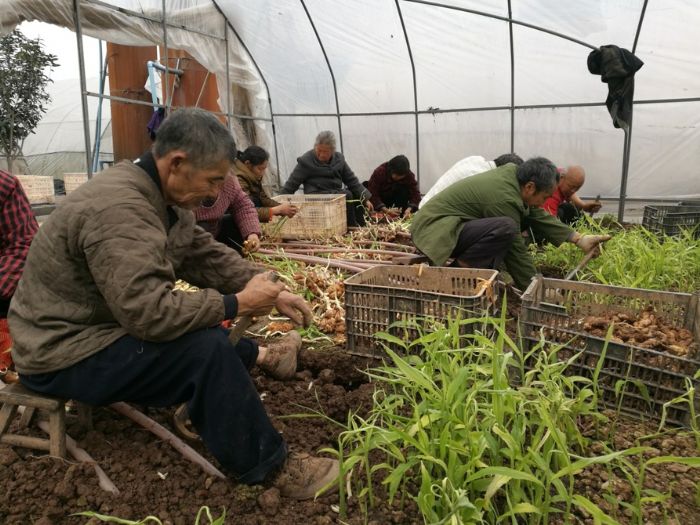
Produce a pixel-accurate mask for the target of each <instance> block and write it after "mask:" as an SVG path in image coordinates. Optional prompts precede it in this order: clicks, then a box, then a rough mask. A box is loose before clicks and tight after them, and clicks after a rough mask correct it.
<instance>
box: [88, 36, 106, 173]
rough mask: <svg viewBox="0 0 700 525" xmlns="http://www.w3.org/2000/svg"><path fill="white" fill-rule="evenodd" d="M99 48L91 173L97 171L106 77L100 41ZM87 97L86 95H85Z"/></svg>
mask: <svg viewBox="0 0 700 525" xmlns="http://www.w3.org/2000/svg"><path fill="white" fill-rule="evenodd" d="M97 42H98V44H99V46H100V86H99V87H100V97H99V98H98V103H97V119H96V122H95V147H94V149H93V151H92V172H93V173H95V172H96V171H98V169H99V161H100V147H101V144H102V101H103V99H102V95H104V89H105V80H106V78H105V77H106V76H107V58H106V57H105V58H104V59H103V58H102V40H98V41H97ZM86 96H87V94H86Z"/></svg>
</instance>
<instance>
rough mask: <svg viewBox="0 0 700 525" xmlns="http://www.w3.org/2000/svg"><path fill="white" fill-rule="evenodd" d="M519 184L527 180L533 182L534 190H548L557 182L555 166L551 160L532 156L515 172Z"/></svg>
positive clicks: (523, 184)
mask: <svg viewBox="0 0 700 525" xmlns="http://www.w3.org/2000/svg"><path fill="white" fill-rule="evenodd" d="M515 175H516V177H517V178H518V182H519V183H520V186H521V187H522V186H525V184H527V183H528V182H533V183H534V184H535V191H538V192H539V191H544V190H546V191H550V190H552V189H553V188H554V186H556V185H557V182H559V173H557V167H556V166H555V165H554V164H553V163H552V161H551V160H549V159H545V158H544V157H534V158H532V159H528V160H526V161H525V162H523V163H522V164H521V165H520V166H518V169H517V170H516V172H515Z"/></svg>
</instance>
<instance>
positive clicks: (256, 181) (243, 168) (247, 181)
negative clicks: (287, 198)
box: [233, 146, 299, 222]
mask: <svg viewBox="0 0 700 525" xmlns="http://www.w3.org/2000/svg"><path fill="white" fill-rule="evenodd" d="M269 158H270V155H269V153H268V152H267V151H265V150H264V149H263V148H261V147H260V146H249V147H248V148H246V150H245V151H239V152H238V154H237V156H236V162H235V163H234V167H233V172H234V173H235V175H236V177H238V182H239V183H240V184H241V188H242V189H243V191H244V192H245V193H246V194H247V195H248V197H249V198H250V200H251V201H252V202H253V205H254V206H255V209H256V210H257V211H258V220H259V221H260V222H270V221H271V220H272V218H273V217H274V216H275V215H277V216H282V217H290V218H291V217H294V216H295V215H296V214H297V212H298V211H299V209H298V208H297V207H296V206H293V205H291V204H289V203H285V204H280V203H279V202H277V201H276V200H274V199H271V198H270V196H269V195H268V194H267V192H266V191H265V188H263V185H262V180H263V176H264V175H265V170H266V169H267V163H268V160H269Z"/></svg>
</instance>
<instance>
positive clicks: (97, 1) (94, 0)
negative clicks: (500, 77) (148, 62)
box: [73, 0, 700, 220]
mask: <svg viewBox="0 0 700 525" xmlns="http://www.w3.org/2000/svg"><path fill="white" fill-rule="evenodd" d="M81 1H84V2H85V3H87V4H94V5H100V6H103V7H105V8H107V9H111V10H114V11H118V12H122V13H125V14H128V15H130V16H135V17H138V18H142V19H145V20H150V21H153V22H160V23H162V25H163V36H164V47H165V49H166V58H167V27H168V26H171V27H176V28H178V29H183V30H185V31H188V32H192V33H197V34H202V35H205V36H207V37H210V38H215V39H220V40H224V41H225V42H227V43H228V33H227V32H226V31H225V32H224V37H223V38H222V37H219V36H218V35H210V34H206V33H204V32H202V31H198V30H196V29H189V28H186V27H184V26H177V25H173V24H169V23H168V22H167V20H166V18H167V17H166V6H165V0H162V5H163V13H162V18H161V19H160V20H158V19H155V18H153V17H150V16H147V15H144V14H142V13H138V12H136V11H131V10H128V9H125V8H121V7H118V6H114V5H110V4H108V3H106V2H104V1H102V0H73V16H74V24H75V28H76V37H77V44H78V60H79V66H80V82H81V91H82V108H83V127H84V134H85V141H86V159H87V170H88V176H91V174H92V173H91V169H90V168H91V167H90V164H91V162H90V160H89V159H90V150H91V148H90V144H89V137H90V132H89V116H88V108H87V98H86V97H87V96H88V95H89V96H99V95H97V94H95V93H90V92H88V91H87V88H86V78H85V61H84V53H83V46H82V29H81V20H80V18H81V17H80V2H81ZM403 1H404V2H411V3H417V4H424V5H430V6H434V7H442V8H444V9H451V10H456V11H462V12H466V13H471V14H475V15H479V16H484V17H487V18H493V19H497V20H502V21H505V22H508V24H509V33H510V47H511V104H510V105H509V106H494V107H484V108H461V109H449V110H426V111H418V103H417V82H416V74H415V62H414V60H413V55H412V52H411V47H410V39H409V37H408V33H407V31H406V28H405V24H404V21H403V14H402V12H401V8H400V5H399V0H395V3H396V7H397V10H398V12H399V17H400V20H401V25H402V29H403V31H404V37H405V39H406V44H407V47H408V51H409V58H410V59H411V68H412V74H413V82H414V111H404V112H401V111H399V112H366V113H361V112H357V113H341V112H340V106H339V101H338V92H337V85H336V81H335V75H334V73H333V69H332V66H331V64H330V61H329V59H328V56H327V54H326V51H325V48H324V46H323V42H322V40H321V38H320V35H319V33H318V31H317V30H316V27H315V24H314V22H313V18H312V17H311V14H310V13H309V11H308V9H307V7H306V4H305V3H304V0H300V2H301V4H302V7H303V8H304V11H305V13H306V15H307V17H308V20H309V23H310V24H311V26H312V29H313V31H314V34H315V35H316V38H317V41H318V43H319V46H320V47H321V50H322V52H323V55H324V58H325V60H326V64H327V66H328V69H329V72H330V74H331V79H332V81H333V91H334V97H335V102H336V113H335V114H329V113H288V114H285V113H275V112H274V110H273V108H272V100H271V95H270V90H269V85H268V83H267V80H266V78H265V76H264V75H263V74H262V71H261V69H260V67H259V66H258V64H257V62H256V60H255V58H254V57H253V54H252V53H251V52H250V50H249V49H248V47H247V46H246V45H245V43H244V42H243V40H242V39H241V37H240V35H239V34H238V32H237V31H236V29H235V28H234V27H233V25H232V24H231V22H230V20H229V18H228V17H227V16H226V15H225V14H224V13H223V12H222V11H221V9H220V7H219V6H218V4H217V2H216V0H212V4H213V5H214V6H215V7H216V9H217V10H218V11H219V13H220V14H221V16H222V17H223V19H224V21H225V25H226V26H227V27H228V28H229V29H230V30H231V31H232V32H233V33H234V35H235V36H236V38H237V39H238V41H239V42H240V44H241V45H242V46H243V48H244V49H245V51H246V52H247V54H248V56H249V58H250V59H251V61H252V62H253V64H254V66H255V68H256V70H257V72H258V74H259V75H260V78H261V79H262V81H263V84H264V85H265V88H266V91H267V96H268V104H269V108H270V115H271V118H270V119H267V118H261V117H254V116H247V115H245V116H244V115H235V114H232V113H231V108H230V102H229V108H228V111H227V113H225V115H226V116H227V117H228V118H229V126H230V118H231V117H236V118H242V119H246V118H247V119H252V120H269V121H271V123H272V134H273V141H274V146H275V156H276V160H277V172H278V177H279V173H280V172H279V154H278V148H277V135H276V129H275V122H274V118H275V116H335V117H336V118H337V119H338V128H339V133H340V141H341V148H342V144H343V136H342V125H341V116H361V115H400V114H413V115H414V116H415V118H416V154H417V155H419V154H420V153H419V152H420V139H419V133H418V131H419V119H418V115H420V114H435V113H448V112H467V111H485V110H509V111H510V112H511V150H512V149H513V147H514V114H515V110H517V109H527V108H558V107H562V108H564V107H583V106H602V105H603V104H602V103H572V104H543V105H529V106H527V105H523V106H516V105H515V103H514V101H515V100H514V49H513V48H514V43H513V29H512V27H513V25H520V26H523V27H528V28H530V29H534V30H536V31H541V32H544V33H548V34H551V35H553V36H557V37H559V38H562V39H565V40H569V41H571V42H574V43H578V44H580V45H582V46H584V47H588V48H590V49H597V47H596V46H593V45H591V44H589V43H587V42H584V41H582V40H579V39H576V38H573V37H571V36H568V35H565V34H563V33H559V32H556V31H553V30H550V29H547V28H544V27H540V26H537V25H535V24H530V23H527V22H523V21H519V20H514V19H513V18H512V11H511V1H510V0H508V17H504V16H500V15H495V14H492V13H488V12H485V11H480V10H476V9H468V8H463V7H458V6H452V5H445V4H442V3H440V2H431V1H426V0H403ZM647 4H648V0H644V4H643V6H642V10H641V13H640V17H639V22H638V25H637V31H636V33H635V38H634V44H633V48H632V52H633V53H634V52H635V51H636V48H637V44H638V41H639V35H640V33H641V28H642V24H643V20H644V16H645V13H646V8H647ZM226 55H227V56H226V61H227V76H228V73H229V72H228V68H229V66H230V64H229V57H228V45H227V53H226ZM167 82H168V80H167V75H166V93H167ZM228 96H229V97H230V93H229V94H228ZM104 98H114V97H104ZM125 101H127V100H125ZM698 101H700V98H698V97H687V98H677V99H655V100H640V101H633V105H632V107H634V105H635V104H658V103H673V102H698ZM129 102H130V103H134V102H136V101H129ZM166 104H167V100H166ZM631 131H632V121H631V119H630V127H629V131H627V132H626V133H625V141H624V150H623V173H622V181H621V191H620V208H619V210H618V218H619V220H622V218H623V214H624V202H625V200H626V186H627V177H628V171H629V157H630V147H631Z"/></svg>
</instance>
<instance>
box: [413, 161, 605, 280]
mask: <svg viewBox="0 0 700 525" xmlns="http://www.w3.org/2000/svg"><path fill="white" fill-rule="evenodd" d="M557 181H558V174H557V168H556V166H554V164H552V162H550V161H549V160H547V159H545V158H542V157H536V158H532V159H530V160H528V161H526V162H524V163H523V164H522V165H520V166H516V165H515V164H505V165H503V166H501V167H499V168H496V169H493V170H490V171H486V172H484V173H480V174H478V175H474V176H472V177H469V178H467V179H464V180H461V181H459V182H456V183H455V184H453V185H452V186H450V187H449V188H448V189H447V190H445V191H443V192H441V193H439V194H437V195H436V196H435V197H434V198H432V199H431V200H430V202H428V203H427V204H426V205H425V206H424V207H423V208H421V209H420V211H419V212H418V213H417V214H416V216H415V218H414V219H413V223H412V224H411V236H412V237H413V242H414V243H415V245H416V247H417V248H418V249H419V250H421V251H422V252H423V253H424V254H425V255H427V256H428V257H429V258H430V260H431V261H432V262H433V264H435V265H437V266H442V265H444V264H445V262H446V261H447V259H449V258H454V262H453V263H452V264H453V266H461V267H472V268H499V267H500V266H501V264H502V263H505V266H506V269H507V270H508V272H509V273H510V274H511V276H512V277H513V280H514V281H515V284H516V286H517V287H518V288H520V289H522V290H524V289H525V288H527V286H528V284H529V283H530V279H531V278H532V277H533V276H534V275H535V273H536V270H535V265H534V263H533V261H532V258H531V257H530V255H529V254H528V251H527V247H526V246H525V241H524V239H523V237H522V236H521V235H520V232H522V231H523V230H525V229H527V228H531V229H532V230H533V232H534V233H535V235H537V236H538V237H541V238H543V239H545V240H548V241H549V242H552V243H554V244H556V245H560V244H561V243H563V242H572V243H574V244H576V245H577V246H578V247H579V248H581V249H582V250H583V251H584V252H589V251H590V250H592V249H594V248H595V247H596V246H597V245H598V244H600V243H601V242H603V241H606V240H608V239H609V238H610V236H607V235H605V236H603V235H581V234H580V233H578V232H576V231H574V230H573V229H571V228H570V227H569V226H567V225H565V224H563V223H561V222H560V221H559V220H557V219H556V218H555V217H552V216H551V215H549V214H548V213H547V212H546V211H544V210H543V209H542V208H540V206H541V205H542V203H543V202H544V201H545V200H546V199H547V198H548V197H549V196H550V195H552V192H553V191H554V189H555V187H556V184H557Z"/></svg>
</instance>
